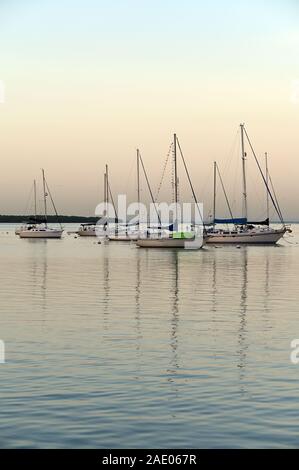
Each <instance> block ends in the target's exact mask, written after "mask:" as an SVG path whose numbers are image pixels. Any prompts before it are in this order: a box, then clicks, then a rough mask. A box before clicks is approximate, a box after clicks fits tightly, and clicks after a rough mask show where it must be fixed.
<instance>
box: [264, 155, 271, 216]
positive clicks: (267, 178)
mask: <svg viewBox="0 0 299 470" xmlns="http://www.w3.org/2000/svg"><path fill="white" fill-rule="evenodd" d="M265 163H266V186H267V187H266V193H267V219H268V220H269V212H270V211H269V189H268V188H269V170H268V153H267V152H266V153H265ZM269 222H270V221H269Z"/></svg>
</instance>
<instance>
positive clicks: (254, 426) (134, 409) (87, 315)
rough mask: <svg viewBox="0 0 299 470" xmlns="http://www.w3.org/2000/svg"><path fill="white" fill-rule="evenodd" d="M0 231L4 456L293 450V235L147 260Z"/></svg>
mask: <svg viewBox="0 0 299 470" xmlns="http://www.w3.org/2000/svg"><path fill="white" fill-rule="evenodd" d="M13 229H14V227H12V226H1V227H0V258H1V265H0V292H1V297H0V307H1V316H0V338H1V339H2V340H3V341H5V346H6V363H5V364H0V377H1V390H0V447H22V448H23V447H30V448H33V447H34V448H36V447H52V448H59V447H69V448H73V447H97V448H112V447H123V448H126V447H131V448H132V447H133V448H134V447H146V448H150V447H158V448H159V447H191V448H192V447H198V448H201V447H208V448H217V447H221V448H223V447H233V448H236V447H298V446H299V365H298V366H295V365H292V364H291V362H290V352H291V349H290V342H291V341H292V339H294V338H297V337H299V290H298V273H299V245H295V243H296V241H299V227H298V226H297V227H296V226H295V237H294V238H291V239H290V241H291V242H292V243H293V245H291V244H289V243H283V246H275V247H270V246H269V247H267V246H266V247H247V248H246V247H245V248H242V249H239V250H238V249H236V248H235V247H224V248H214V247H211V248H209V249H205V250H201V251H199V252H191V251H171V250H169V251H168V250H165V251H163V250H162V251H160V250H152V251H151V250H149V251H148V250H143V249H137V248H135V246H134V245H131V244H126V243H125V244H124V243H119V242H114V243H113V242H112V243H110V244H109V246H103V245H98V244H97V243H96V242H95V240H93V239H80V238H78V239H75V238H74V237H73V236H67V235H65V237H64V239H63V240H48V241H46V240H40V241H38V240H33V241H32V240H20V239H19V238H17V237H15V235H14V233H13Z"/></svg>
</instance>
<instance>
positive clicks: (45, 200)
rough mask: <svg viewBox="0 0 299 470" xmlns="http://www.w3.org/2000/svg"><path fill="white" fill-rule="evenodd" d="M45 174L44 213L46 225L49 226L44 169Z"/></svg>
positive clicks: (44, 184)
mask: <svg viewBox="0 0 299 470" xmlns="http://www.w3.org/2000/svg"><path fill="white" fill-rule="evenodd" d="M42 175H43V190H44V213H45V226H46V227H47V222H48V216H47V192H46V179H45V171H44V169H42Z"/></svg>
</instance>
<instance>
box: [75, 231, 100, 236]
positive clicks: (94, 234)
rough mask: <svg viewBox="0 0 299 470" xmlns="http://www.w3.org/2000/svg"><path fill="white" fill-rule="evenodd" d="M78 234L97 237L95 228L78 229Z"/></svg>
mask: <svg viewBox="0 0 299 470" xmlns="http://www.w3.org/2000/svg"><path fill="white" fill-rule="evenodd" d="M77 234H78V235H79V236H80V237H96V236H97V234H96V231H95V230H78V232H77Z"/></svg>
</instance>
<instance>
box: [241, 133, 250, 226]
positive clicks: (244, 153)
mask: <svg viewBox="0 0 299 470" xmlns="http://www.w3.org/2000/svg"><path fill="white" fill-rule="evenodd" d="M240 127H241V147H242V167H243V204H244V213H243V215H244V217H245V218H246V223H247V215H248V210H247V187H246V152H245V146H244V124H240Z"/></svg>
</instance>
